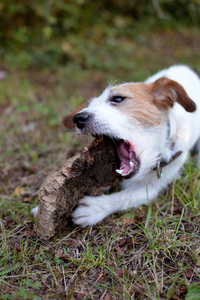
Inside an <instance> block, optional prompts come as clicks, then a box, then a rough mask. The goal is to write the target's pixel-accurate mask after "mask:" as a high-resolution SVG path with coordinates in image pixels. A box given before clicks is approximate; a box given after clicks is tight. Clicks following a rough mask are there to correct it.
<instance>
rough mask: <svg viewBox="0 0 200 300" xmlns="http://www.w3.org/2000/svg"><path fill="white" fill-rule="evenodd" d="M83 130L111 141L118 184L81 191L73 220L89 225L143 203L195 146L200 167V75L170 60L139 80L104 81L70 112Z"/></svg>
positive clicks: (176, 171) (167, 180)
mask: <svg viewBox="0 0 200 300" xmlns="http://www.w3.org/2000/svg"><path fill="white" fill-rule="evenodd" d="M74 123H75V124H76V125H77V127H78V128H79V130H80V131H81V132H82V133H84V134H92V135H94V136H104V135H105V136H109V137H110V138H112V139H114V140H115V141H116V147H117V152H118V156H119V159H120V162H121V164H120V169H119V170H116V172H118V173H119V174H121V176H122V178H123V179H124V180H122V183H121V188H122V190H121V191H120V192H118V193H113V194H111V195H102V196H98V197H89V196H86V197H84V198H83V199H82V200H81V201H80V203H79V206H78V207H77V208H76V210H75V211H74V213H73V221H74V223H75V224H79V225H82V226H87V225H93V224H96V223H97V222H98V221H101V220H102V219H103V218H105V217H106V216H108V215H110V214H111V213H113V212H117V211H122V210H126V209H130V208H133V207H137V206H139V205H141V204H145V203H148V202H149V201H151V200H153V199H155V198H156V197H157V196H158V194H159V193H160V192H161V191H162V190H163V189H164V188H166V187H167V185H168V184H169V183H171V182H172V181H173V180H174V179H175V178H176V177H177V176H178V175H179V171H180V169H181V168H182V166H183V164H184V163H185V161H186V160H187V157H188V153H189V150H190V149H192V148H193V147H194V146H196V148H197V151H198V166H199V167H200V154H199V153H200V79H199V78H198V76H197V75H196V74H195V73H194V72H193V71H192V70H191V69H189V68H188V67H186V66H173V67H170V68H169V69H166V70H163V71H160V72H159V73H157V74H156V75H154V76H152V77H150V78H149V79H148V80H147V81H146V82H145V83H132V82H131V83H125V84H121V85H116V86H109V87H107V88H106V89H105V91H104V92H103V93H102V94H101V95H100V96H99V97H97V98H93V99H92V100H91V102H90V104H89V105H88V107H87V108H84V109H83V110H81V111H80V112H79V113H77V114H76V115H75V116H74Z"/></svg>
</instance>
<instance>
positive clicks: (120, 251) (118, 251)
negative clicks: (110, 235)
mask: <svg viewBox="0 0 200 300" xmlns="http://www.w3.org/2000/svg"><path fill="white" fill-rule="evenodd" d="M115 251H116V252H117V253H118V254H121V255H123V254H124V251H123V250H122V249H121V248H120V247H116V248H115Z"/></svg>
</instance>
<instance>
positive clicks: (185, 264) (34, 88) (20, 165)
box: [0, 30, 200, 300]
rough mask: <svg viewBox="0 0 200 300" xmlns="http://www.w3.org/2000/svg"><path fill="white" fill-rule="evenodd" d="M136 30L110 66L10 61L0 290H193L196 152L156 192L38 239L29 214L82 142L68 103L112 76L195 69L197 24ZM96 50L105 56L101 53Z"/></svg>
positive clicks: (84, 295)
mask: <svg viewBox="0 0 200 300" xmlns="http://www.w3.org/2000/svg"><path fill="white" fill-rule="evenodd" d="M137 38H138V40H137V41H134V42H133V41H131V40H128V39H127V40H126V39H123V40H121V42H123V49H117V47H116V49H115V51H116V52H114V53H113V56H112V55H110V60H109V58H107V61H106V63H107V64H108V67H109V65H111V63H113V64H114V63H115V64H116V69H114V70H110V69H109V68H108V69H106V70H105V68H106V65H105V66H104V68H102V70H101V69H100V70H99V69H98V70H96V69H95V68H93V69H89V70H82V69H81V68H79V67H78V66H76V67H75V66H74V65H69V66H68V68H60V67H59V68H58V69H57V71H54V72H50V71H41V72H40V73H38V72H37V71H32V72H22V73H19V72H17V71H16V70H14V71H10V73H8V77H7V78H6V79H5V80H4V81H2V82H0V92H1V100H0V111H1V119H0V128H1V133H0V146H1V148H0V154H1V159H0V208H1V212H0V218H1V219H0V240H1V246H0V274H1V277H0V295H1V297H2V299H104V300H109V299H187V300H191V299H193V300H195V299H199V296H198V294H200V287H199V286H200V285H199V282H200V217H199V214H200V211H199V199H200V172H199V170H198V169H197V168H196V167H195V159H196V158H195V156H192V158H191V162H189V163H188V164H187V165H186V166H185V170H184V171H183V176H182V178H181V179H179V180H177V181H176V182H175V183H174V184H173V185H172V186H171V187H169V189H168V190H167V191H166V192H164V193H163V194H162V195H161V196H160V198H159V199H158V200H157V201H154V202H153V203H151V204H150V205H149V206H142V207H140V208H138V209H137V210H134V211H132V212H128V213H125V214H123V213H121V214H115V215H113V216H111V217H110V218H107V219H106V220H104V221H103V222H102V223H100V224H97V225H96V226H93V227H89V228H87V229H81V228H79V227H74V226H73V225H71V227H70V226H69V227H68V228H66V231H65V232H64V233H63V235H61V236H57V237H55V238H53V239H52V240H51V241H49V242H44V241H42V240H40V239H39V238H38V236H37V230H36V231H35V230H34V219H33V218H32V217H31V215H30V209H31V208H32V207H33V206H34V205H35V203H36V201H37V192H38V189H39V187H40V185H41V183H42V182H43V180H44V179H45V177H46V176H47V174H48V173H49V172H50V171H52V170H53V169H54V168H58V166H59V165H60V164H61V163H63V162H64V161H65V160H66V158H67V157H69V156H70V155H72V154H73V153H75V152H76V151H78V150H79V149H80V148H81V147H82V145H83V144H84V143H87V140H80V139H79V138H78V139H77V137H76V136H74V135H73V132H72V133H70V132H66V130H65V129H64V128H63V126H62V119H63V117H64V116H65V115H66V114H67V113H68V112H69V111H70V110H71V109H72V108H73V107H75V106H76V105H77V104H79V103H81V102H82V101H83V99H84V98H87V97H90V96H93V95H95V94H98V93H99V92H100V91H101V90H102V88H103V87H104V86H105V85H106V83H107V82H108V81H112V80H113V79H119V80H120V81H121V82H123V81H125V80H131V79H132V78H133V79H134V80H136V79H139V80H142V79H144V78H145V77H146V76H148V74H150V73H153V72H154V71H156V70H157V69H160V68H163V67H165V66H167V65H170V64H173V63H177V62H182V63H186V64H188V63H190V64H191V65H192V66H193V67H194V68H195V69H197V70H199V71H200V67H199V64H198V63H199V62H200V54H199V42H200V41H199V33H198V32H197V31H195V30H194V31H192V33H191V32H190V33H189V32H188V33H187V32H174V33H173V32H162V33H161V32H156V33H151V34H150V33H149V34H148V35H141V36H139V37H137ZM177 41H178V42H177ZM113 43H114V42H113ZM115 43H116V45H118V43H119V41H117V40H116V41H115ZM197 44H198V47H197ZM169 45H170V47H169ZM191 45H192V48H191ZM131 47H132V49H134V51H130V49H131ZM113 49H114V48H113ZM109 51H110V50H109ZM109 51H108V53H109ZM121 51H122V54H123V56H124V57H125V58H127V60H129V64H127V60H124V61H125V63H124V69H123V61H122V60H120V61H119V66H120V71H118V69H117V66H118V61H117V58H118V57H121V56H122V54H121ZM150 52H151V53H150ZM161 53H162V55H161ZM150 56H151V60H150V59H149V57H150ZM108 57H109V56H108ZM163 57H164V59H163ZM188 58H189V61H188ZM96 59H97V60H98V59H99V60H101V59H102V57H101V53H100V57H98V55H97V57H96ZM130 61H131V63H130ZM133 70H134V72H133ZM133 73H134V74H133ZM199 73H200V72H199ZM188 286H189V290H188ZM192 295H194V297H193V296H192Z"/></svg>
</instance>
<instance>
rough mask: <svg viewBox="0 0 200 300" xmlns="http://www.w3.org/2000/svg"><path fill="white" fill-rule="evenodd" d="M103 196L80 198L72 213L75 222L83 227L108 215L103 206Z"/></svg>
mask: <svg viewBox="0 0 200 300" xmlns="http://www.w3.org/2000/svg"><path fill="white" fill-rule="evenodd" d="M104 197H105V196H99V197H89V196H86V197H84V198H83V199H81V200H80V202H79V206H78V207H77V208H76V209H75V211H74V212H73V214H72V218H73V219H72V220H73V222H74V223H75V224H77V225H81V226H83V227H85V226H87V225H95V224H96V223H98V222H99V221H102V220H103V219H104V218H105V217H106V216H108V215H109V213H108V211H107V210H106V207H105V198H104Z"/></svg>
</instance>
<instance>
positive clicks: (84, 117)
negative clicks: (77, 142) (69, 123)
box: [73, 112, 90, 129]
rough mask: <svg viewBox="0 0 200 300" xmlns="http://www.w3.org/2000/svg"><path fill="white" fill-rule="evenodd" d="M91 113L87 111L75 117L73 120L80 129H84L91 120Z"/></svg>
mask: <svg viewBox="0 0 200 300" xmlns="http://www.w3.org/2000/svg"><path fill="white" fill-rule="evenodd" d="M89 117H90V114H88V113H87V112H82V113H78V114H76V115H75V116H74V117H73V122H74V124H76V126H77V127H78V128H79V129H83V128H84V127H85V126H86V123H87V121H88V120H89Z"/></svg>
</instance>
